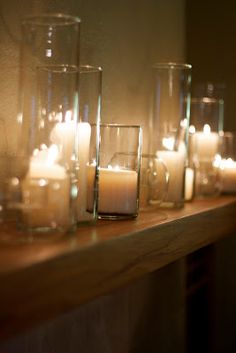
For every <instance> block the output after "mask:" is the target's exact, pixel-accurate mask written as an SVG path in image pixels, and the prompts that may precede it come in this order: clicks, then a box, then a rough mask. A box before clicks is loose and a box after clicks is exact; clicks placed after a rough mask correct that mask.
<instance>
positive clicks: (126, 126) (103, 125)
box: [100, 123, 142, 129]
mask: <svg viewBox="0 0 236 353" xmlns="http://www.w3.org/2000/svg"><path fill="white" fill-rule="evenodd" d="M101 127H112V128H113V127H114V128H121V127H124V128H136V129H142V126H141V125H132V124H116V123H102V124H100V128H101Z"/></svg>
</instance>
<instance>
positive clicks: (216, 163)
mask: <svg viewBox="0 0 236 353" xmlns="http://www.w3.org/2000/svg"><path fill="white" fill-rule="evenodd" d="M221 163H222V158H221V155H219V154H216V155H215V158H214V161H213V163H212V165H213V167H215V168H221Z"/></svg>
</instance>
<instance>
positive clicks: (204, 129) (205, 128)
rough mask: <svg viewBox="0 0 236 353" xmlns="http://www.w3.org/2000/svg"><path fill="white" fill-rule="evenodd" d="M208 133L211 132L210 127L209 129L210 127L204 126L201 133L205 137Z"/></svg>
mask: <svg viewBox="0 0 236 353" xmlns="http://www.w3.org/2000/svg"><path fill="white" fill-rule="evenodd" d="M210 132H211V127H210V125H208V124H205V125H204V126H203V133H204V134H205V135H209V134H210Z"/></svg>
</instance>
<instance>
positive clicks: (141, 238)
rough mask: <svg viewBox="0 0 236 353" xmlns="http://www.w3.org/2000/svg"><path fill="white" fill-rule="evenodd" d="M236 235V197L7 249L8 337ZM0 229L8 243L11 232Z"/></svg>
mask: <svg viewBox="0 0 236 353" xmlns="http://www.w3.org/2000/svg"><path fill="white" fill-rule="evenodd" d="M234 231H236V197H234V196H228V197H220V198H218V199H214V200H213V199H212V200H204V201H194V202H192V203H188V204H186V205H185V207H184V208H182V209H180V210H158V211H156V212H152V213H147V212H144V213H141V214H140V215H139V217H138V218H137V219H136V220H127V221H98V222H97V225H96V226H84V227H81V228H79V229H78V231H77V233H76V234H74V235H72V236H67V237H64V238H60V239H58V240H57V241H54V242H47V241H43V242H33V243H30V244H17V245H12V244H11V245H10V244H4V243H3V242H2V243H1V244H0V339H1V340H4V339H7V338H10V337H11V336H12V335H16V334H18V333H20V332H22V331H23V330H26V329H29V328H31V327H34V326H36V325H39V324H41V323H42V322H44V321H46V320H47V319H52V318H55V317H57V316H58V315H61V314H63V313H65V312H67V311H69V310H71V309H74V308H76V307H78V306H79V305H80V304H82V303H85V302H87V301H89V300H92V299H94V298H96V297H98V296H100V295H102V294H106V293H109V292H111V291H113V290H115V289H116V288H119V287H121V286H123V285H125V284H127V283H129V282H130V281H133V280H134V279H136V278H138V277H140V276H142V275H144V274H145V273H148V272H151V271H154V270H157V269H159V268H161V267H163V266H165V265H167V264H169V263H171V262H173V261H175V260H177V259H180V258H181V257H183V256H185V255H187V254H189V253H191V252H193V251H195V250H197V249H199V248H201V247H203V246H206V245H208V244H211V243H213V242H215V241H217V240H218V239H221V238H223V237H225V236H227V235H229V234H232V233H233V232H234ZM1 232H3V231H1V230H0V238H1V235H2V234H3V233H1Z"/></svg>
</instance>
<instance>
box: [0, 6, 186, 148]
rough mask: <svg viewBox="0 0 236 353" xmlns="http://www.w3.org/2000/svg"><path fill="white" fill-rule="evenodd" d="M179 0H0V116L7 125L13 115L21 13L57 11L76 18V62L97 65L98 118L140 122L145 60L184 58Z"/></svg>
mask: <svg viewBox="0 0 236 353" xmlns="http://www.w3.org/2000/svg"><path fill="white" fill-rule="evenodd" d="M184 3H185V1H184V0H147V1H143V0H136V1H133V0H119V1H110V0H99V1H97V0H66V1H65V0H41V1H40V0H21V1H20V2H19V1H18V0H11V1H6V0H0V16H1V17H0V48H1V53H0V92H1V99H0V104H1V109H0V121H7V128H8V127H9V124H10V125H11V126H12V122H13V120H14V119H15V110H14V109H15V106H14V103H15V102H16V99H15V95H16V94H17V85H16V79H17V73H16V72H15V71H16V70H15V68H14V70H13V66H17V64H18V56H19V40H20V21H21V18H22V17H23V16H24V15H26V14H38V13H40V12H41V13H42V12H63V13H68V14H73V15H76V16H79V17H80V18H81V21H82V25H81V63H83V64H93V65H99V66H102V67H103V121H104V122H117V123H118V122H125V123H138V124H142V125H143V126H144V127H145V126H146V121H147V114H148V103H149V102H148V97H149V96H148V89H149V85H150V81H149V76H148V73H149V68H150V66H151V64H152V63H154V62H157V61H183V60H184V46H185V40H184V38H185V37H184V31H185V25H184ZM0 127H1V126H0ZM7 130H8V133H10V131H9V129H7ZM13 138H14V135H12V136H11V138H9V140H10V141H11V140H12V139H13ZM145 139H146V138H145Z"/></svg>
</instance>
